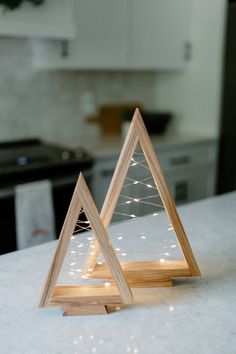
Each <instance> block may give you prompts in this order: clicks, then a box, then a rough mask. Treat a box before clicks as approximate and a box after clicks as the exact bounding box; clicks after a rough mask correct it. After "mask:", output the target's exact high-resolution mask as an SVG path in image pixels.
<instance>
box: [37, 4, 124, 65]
mask: <svg viewBox="0 0 236 354" xmlns="http://www.w3.org/2000/svg"><path fill="white" fill-rule="evenodd" d="M127 7H128V6H127V0H119V1H117V0H96V1H94V0H86V1H84V0H83V1H81V0H77V1H76V27H77V34H76V38H75V39H74V40H71V41H69V42H68V43H61V42H58V41H34V42H32V48H33V61H34V65H35V66H36V67H38V68H48V69H104V70H105V69H117V68H124V67H125V66H126V62H127V28H128V27H127V26H128V14H127ZM63 48H64V49H63Z"/></svg>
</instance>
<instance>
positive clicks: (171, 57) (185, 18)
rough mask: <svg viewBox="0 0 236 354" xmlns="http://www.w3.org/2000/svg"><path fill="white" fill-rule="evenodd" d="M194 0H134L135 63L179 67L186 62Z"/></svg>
mask: <svg viewBox="0 0 236 354" xmlns="http://www.w3.org/2000/svg"><path fill="white" fill-rule="evenodd" d="M191 3H192V1H190V0H145V1H144V0H130V7H131V16H130V17H131V20H130V23H129V39H130V46H129V50H130V51H129V58H130V65H131V67H133V68H134V69H135V68H143V69H158V68H159V69H167V70H168V69H178V68H182V67H183V66H184V65H185V45H186V41H188V40H189V31H190V20H191Z"/></svg>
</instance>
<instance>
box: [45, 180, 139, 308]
mask: <svg viewBox="0 0 236 354" xmlns="http://www.w3.org/2000/svg"><path fill="white" fill-rule="evenodd" d="M81 207H83V211H84V212H85V214H86V216H87V218H88V219H89V221H90V225H91V229H92V230H93V232H94V235H95V236H96V239H97V240H98V245H99V247H100V249H101V251H102V253H103V256H104V258H105V260H106V262H107V266H108V268H109V270H110V272H111V274H112V275H113V279H114V282H115V284H116V286H117V288H118V290H119V292H120V297H121V299H122V301H123V302H124V303H126V304H130V303H132V302H133V297H132V293H131V291H130V289H129V287H128V284H127V281H126V279H125V276H124V274H123V272H122V269H121V266H120V263H119V261H118V259H117V257H116V254H115V251H114V249H113V247H112V245H111V243H110V240H109V237H108V235H107V232H106V230H105V227H104V225H103V223H102V221H101V219H100V215H99V213H98V211H97V208H96V206H95V204H94V201H93V199H92V197H91V194H90V192H89V189H88V187H87V184H86V182H85V180H84V178H83V175H82V174H80V176H79V178H78V181H77V184H76V187H75V190H74V193H73V196H72V200H71V203H70V206H69V210H68V212H67V215H66V218H65V222H64V225H63V228H62V231H61V235H60V238H59V241H58V244H57V248H56V252H55V255H54V258H53V261H52V264H51V267H50V270H49V273H48V277H47V280H46V283H45V286H44V289H43V294H42V296H41V300H40V304H39V306H48V305H50V301H51V299H52V295H53V296H55V293H54V291H55V290H54V288H55V284H56V281H57V278H58V275H59V272H60V269H61V266H62V264H63V260H64V258H65V255H66V251H67V249H68V246H69V243H70V240H71V236H72V234H73V232H74V229H75V225H76V222H77V219H78V216H79V213H80V210H81ZM103 290H104V288H103ZM90 292H91V290H90ZM54 300H55V299H54ZM54 300H53V301H54ZM77 300H78V299H77ZM70 301H71V302H73V301H76V299H75V298H74V299H73V297H71V298H70ZM78 301H79V300H78ZM54 304H55V301H54Z"/></svg>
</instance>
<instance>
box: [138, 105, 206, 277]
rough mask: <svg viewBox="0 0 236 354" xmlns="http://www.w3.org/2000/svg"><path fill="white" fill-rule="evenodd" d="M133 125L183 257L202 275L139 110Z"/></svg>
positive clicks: (194, 273) (191, 269) (196, 272)
mask: <svg viewBox="0 0 236 354" xmlns="http://www.w3.org/2000/svg"><path fill="white" fill-rule="evenodd" d="M133 124H134V126H135V130H136V132H137V134H138V137H139V139H138V140H139V142H140V145H141V148H142V150H143V153H144V156H145V158H146V160H147V163H148V165H149V168H150V171H151V173H152V176H153V179H154V181H155V184H156V187H157V189H158V191H159V194H160V197H161V199H162V202H163V205H164V207H165V210H166V212H167V215H168V217H169V220H170V222H171V224H172V226H173V228H174V231H175V234H176V236H177V240H178V243H179V246H180V249H181V250H182V252H183V255H184V257H185V259H186V261H187V263H188V266H189V268H190V271H191V275H192V276H199V275H201V273H200V270H199V268H198V265H197V262H196V260H195V257H194V255H193V252H192V249H191V247H190V244H189V242H188V239H187V236H186V233H185V231H184V228H183V225H182V223H181V220H180V218H179V215H178V213H177V210H176V207H175V204H174V201H173V199H172V196H171V194H170V192H169V189H168V187H167V183H166V180H165V177H164V174H163V172H162V169H161V166H160V163H159V161H158V159H157V157H156V153H155V150H154V148H153V145H152V143H151V140H150V137H149V135H148V132H147V130H146V128H145V125H144V123H143V120H142V117H141V115H140V113H139V110H136V114H135V116H134V118H133Z"/></svg>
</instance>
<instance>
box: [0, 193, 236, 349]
mask: <svg viewBox="0 0 236 354" xmlns="http://www.w3.org/2000/svg"><path fill="white" fill-rule="evenodd" d="M179 212H180V216H181V218H182V221H183V224H184V226H185V229H186V231H187V234H188V238H189V240H190V243H191V246H192V248H193V251H194V254H195V256H196V258H197V261H198V264H199V267H200V269H201V272H202V277H201V278H195V279H194V278H186V279H178V281H176V284H175V286H174V287H173V288H155V289H145V290H144V296H145V298H146V300H147V304H146V305H143V304H139V305H134V306H132V307H129V308H125V309H122V310H121V311H118V312H115V313H113V314H110V315H106V316H81V317H63V316H62V309H60V308H44V309H42V308H38V307H37V306H36V304H37V302H38V300H39V296H40V293H41V290H42V286H43V283H44V280H45V276H46V274H47V271H48V267H49V264H50V262H51V258H52V255H53V252H54V249H55V242H51V243H48V244H44V245H41V246H37V247H34V248H30V249H27V250H23V251H18V252H14V253H11V254H7V255H3V256H1V257H0V284H1V291H0V353H1V354H14V353H17V354H21V353H22V354H27V353H30V354H38V353H40V354H41V353H42V354H43V353H44V354H46V353H50V354H54V353H67V354H70V353H74V354H76V353H82V354H86V353H102V354H106V353H109V354H110V353H117V354H120V353H140V354H141V353H145V354H152V353H153V354H158V353H162V354H163V353H171V354H172V353H179V354H180V353H181V354H183V353H191V354H195V353H196V354H199V353H201V354H211V353H212V354H213V353H214V354H223V353H226V354H231V353H232V354H233V353H234V354H235V353H236V256H235V251H236V222H235V212H236V193H232V194H228V195H224V196H220V197H215V198H210V199H206V200H203V201H199V202H196V203H193V204H189V205H185V206H183V207H181V208H179ZM154 220H155V219H154ZM150 227H153V228H154V227H155V228H156V226H154V224H153V226H152V225H151V224H150ZM2 237H3V236H2ZM150 298H152V299H153V298H154V299H155V301H154V302H153V301H151V302H149V299H150Z"/></svg>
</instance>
